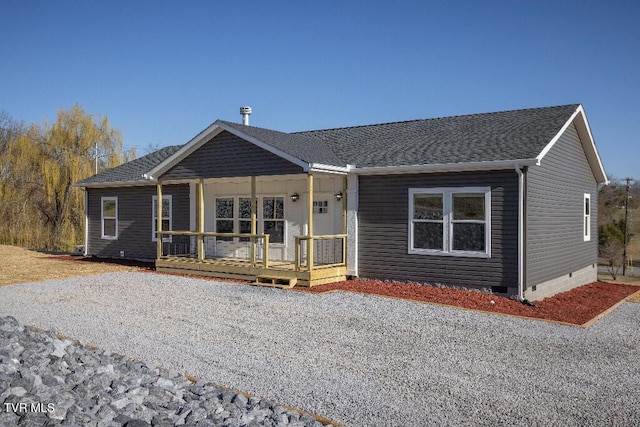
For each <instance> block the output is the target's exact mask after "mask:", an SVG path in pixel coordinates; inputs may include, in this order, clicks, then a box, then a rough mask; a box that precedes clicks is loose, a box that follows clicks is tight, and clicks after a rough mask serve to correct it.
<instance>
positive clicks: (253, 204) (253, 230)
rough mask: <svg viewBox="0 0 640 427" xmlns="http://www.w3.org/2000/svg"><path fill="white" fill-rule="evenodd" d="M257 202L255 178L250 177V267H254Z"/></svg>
mask: <svg viewBox="0 0 640 427" xmlns="http://www.w3.org/2000/svg"><path fill="white" fill-rule="evenodd" d="M256 212H257V200H256V177H255V176H252V177H251V238H250V239H249V245H250V246H249V252H250V259H251V267H255V265H256V237H255V234H256V231H257V228H258V227H257V224H256V220H257V214H256Z"/></svg>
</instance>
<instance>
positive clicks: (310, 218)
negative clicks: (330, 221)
mask: <svg viewBox="0 0 640 427" xmlns="http://www.w3.org/2000/svg"><path fill="white" fill-rule="evenodd" d="M307 194H308V200H307V202H308V203H307V219H308V222H307V228H308V235H309V237H310V238H309V239H308V240H307V267H308V269H309V271H311V270H313V175H312V174H311V172H309V175H307Z"/></svg>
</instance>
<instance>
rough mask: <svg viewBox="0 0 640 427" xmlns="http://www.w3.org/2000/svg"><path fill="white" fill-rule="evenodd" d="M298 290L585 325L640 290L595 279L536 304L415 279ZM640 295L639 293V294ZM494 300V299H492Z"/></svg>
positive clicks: (335, 284)
mask: <svg viewBox="0 0 640 427" xmlns="http://www.w3.org/2000/svg"><path fill="white" fill-rule="evenodd" d="M295 290H297V291H302V292H311V293H323V292H331V291H350V292H359V293H366V294H374V295H382V296H387V297H393V298H402V299H408V300H412V301H419V302H428V303H435V304H444V305H450V306H455V307H460V308H465V309H471V310H480V311H485V312H490V313H501V314H509V315H515V316H523V317H530V318H534V319H544V320H551V321H556V322H563V323H570V324H573V325H583V324H585V323H587V322H589V321H590V320H592V319H594V318H595V317H596V316H598V315H600V314H601V313H604V312H605V311H606V310H608V309H609V308H611V307H612V306H614V305H615V304H617V303H618V302H620V301H622V300H624V299H625V298H627V297H628V296H629V295H631V294H633V293H635V292H637V291H640V287H637V286H631V285H626V284H616V283H605V282H595V283H591V284H588V285H584V286H581V287H579V288H576V289H573V290H571V291H568V292H563V293H560V294H557V295H555V296H553V297H550V298H545V299H544V300H542V301H537V302H536V303H535V304H536V307H530V306H527V305H524V304H522V303H520V302H518V301H516V300H512V299H509V298H506V297H501V296H496V295H491V294H486V293H482V292H476V291H465V290H460V289H450V288H439V287H434V286H428V285H419V284H415V283H389V282H379V281H366V280H348V281H345V282H339V283H332V284H328V285H322V286H317V287H313V288H295ZM635 297H636V298H640V295H636V296H635ZM492 301H493V302H492Z"/></svg>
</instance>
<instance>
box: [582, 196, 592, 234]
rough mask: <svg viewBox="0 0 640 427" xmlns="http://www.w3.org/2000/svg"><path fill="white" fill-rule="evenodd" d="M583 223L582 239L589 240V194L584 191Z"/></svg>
mask: <svg viewBox="0 0 640 427" xmlns="http://www.w3.org/2000/svg"><path fill="white" fill-rule="evenodd" d="M582 222H583V225H582V228H583V231H582V234H583V237H584V241H585V242H588V241H589V240H591V194H589V193H584V220H583V221H582Z"/></svg>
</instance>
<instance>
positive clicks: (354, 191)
mask: <svg viewBox="0 0 640 427" xmlns="http://www.w3.org/2000/svg"><path fill="white" fill-rule="evenodd" d="M347 274H348V275H350V276H358V175H356V174H353V173H350V174H348V175H347Z"/></svg>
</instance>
